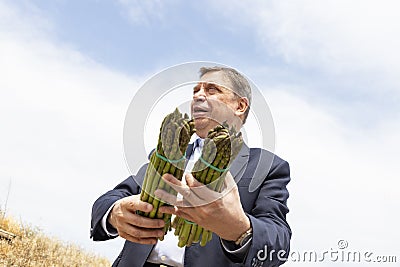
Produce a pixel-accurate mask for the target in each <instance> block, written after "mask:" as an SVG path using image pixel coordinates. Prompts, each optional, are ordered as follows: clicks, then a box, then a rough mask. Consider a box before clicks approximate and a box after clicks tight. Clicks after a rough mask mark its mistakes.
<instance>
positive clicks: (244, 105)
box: [235, 97, 249, 117]
mask: <svg viewBox="0 0 400 267" xmlns="http://www.w3.org/2000/svg"><path fill="white" fill-rule="evenodd" d="M248 107H249V99H247V97H241V98H239V99H238V105H237V107H236V110H235V115H236V116H238V117H241V116H243V115H244V113H245V112H246V110H247V109H248Z"/></svg>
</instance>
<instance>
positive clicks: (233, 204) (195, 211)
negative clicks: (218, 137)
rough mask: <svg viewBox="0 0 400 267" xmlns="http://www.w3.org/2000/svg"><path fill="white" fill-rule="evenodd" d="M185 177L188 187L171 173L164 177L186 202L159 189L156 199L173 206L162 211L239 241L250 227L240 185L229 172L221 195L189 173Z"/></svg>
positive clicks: (162, 208)
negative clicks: (243, 205)
mask: <svg viewBox="0 0 400 267" xmlns="http://www.w3.org/2000/svg"><path fill="white" fill-rule="evenodd" d="M185 178H186V184H184V183H183V182H182V181H179V180H178V179H176V178H175V177H174V176H173V175H170V174H165V175H164V176H163V177H162V179H163V180H164V181H165V182H166V183H167V184H169V185H170V186H171V187H172V188H173V189H175V190H176V191H177V192H178V193H180V194H181V195H182V196H183V199H178V198H177V197H176V196H175V195H173V194H170V193H168V192H166V191H165V190H161V189H158V190H156V191H155V195H156V197H158V198H160V199H161V200H163V201H165V202H167V203H170V204H172V205H174V206H162V207H160V212H162V213H170V214H175V215H177V216H179V217H182V218H184V219H186V220H189V221H192V222H195V223H197V224H198V225H200V226H202V227H203V228H205V229H207V230H210V231H212V232H214V233H215V234H217V235H218V236H219V237H221V238H222V239H225V240H228V241H236V240H237V239H238V238H239V237H240V236H241V235H242V234H243V233H244V232H245V231H247V230H248V229H249V228H250V220H249V218H248V217H247V216H246V214H245V212H244V210H243V208H242V204H241V202H240V196H239V191H238V188H237V185H236V183H235V181H234V179H233V177H232V175H231V174H230V172H229V171H228V172H227V173H226V177H225V181H224V183H225V188H224V190H223V191H222V192H221V193H218V192H216V191H214V190H212V189H209V188H208V187H207V186H205V185H204V184H202V183H200V182H199V181H197V180H196V179H195V178H194V177H193V176H192V174H190V173H188V174H186V176H185Z"/></svg>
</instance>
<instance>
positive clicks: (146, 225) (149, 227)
mask: <svg viewBox="0 0 400 267" xmlns="http://www.w3.org/2000/svg"><path fill="white" fill-rule="evenodd" d="M152 209H153V205H151V204H149V203H146V202H143V201H141V200H140V195H133V196H129V197H125V198H122V199H120V200H118V201H117V202H115V204H114V207H113V208H112V210H111V212H110V214H109V216H108V222H109V223H110V224H111V225H112V226H113V227H114V228H115V229H117V231H118V234H119V236H120V237H122V238H125V239H126V240H129V241H131V242H135V243H140V244H156V243H157V238H158V237H161V236H163V235H164V232H163V227H164V224H165V223H164V221H163V220H161V219H150V218H146V217H143V216H140V215H138V214H136V211H137V210H140V211H144V212H150V211H152Z"/></svg>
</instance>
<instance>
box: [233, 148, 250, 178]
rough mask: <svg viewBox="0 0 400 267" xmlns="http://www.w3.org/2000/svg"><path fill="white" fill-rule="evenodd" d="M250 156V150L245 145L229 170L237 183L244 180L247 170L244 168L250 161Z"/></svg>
mask: <svg viewBox="0 0 400 267" xmlns="http://www.w3.org/2000/svg"><path fill="white" fill-rule="evenodd" d="M249 155H250V149H249V147H248V146H247V145H246V144H245V143H243V145H242V148H241V149H240V151H239V153H238V155H237V156H236V158H235V159H234V160H233V162H232V164H231V166H230V168H229V171H230V172H231V174H232V176H233V178H234V179H235V182H236V183H237V182H239V180H240V179H241V178H242V175H243V171H244V170H245V168H244V167H245V166H246V165H247V162H248V161H249Z"/></svg>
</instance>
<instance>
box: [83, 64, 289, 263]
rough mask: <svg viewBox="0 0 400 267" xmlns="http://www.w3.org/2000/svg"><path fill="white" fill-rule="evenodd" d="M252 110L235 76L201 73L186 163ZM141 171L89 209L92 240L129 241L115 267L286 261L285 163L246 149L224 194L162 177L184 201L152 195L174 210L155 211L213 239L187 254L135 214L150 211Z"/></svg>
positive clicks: (155, 223) (245, 87)
mask: <svg viewBox="0 0 400 267" xmlns="http://www.w3.org/2000/svg"><path fill="white" fill-rule="evenodd" d="M250 104H251V89H250V85H249V83H248V81H247V80H246V79H245V78H244V77H243V76H242V75H241V74H240V73H238V72H237V71H236V70H234V69H230V68H223V67H214V68H202V69H201V70H200V82H199V83H198V84H197V85H196V86H195V88H194V90H193V100H192V116H193V118H194V121H195V127H196V134H197V135H198V137H199V138H200V139H199V142H196V144H198V146H197V147H196V148H195V149H194V152H192V153H191V159H192V160H193V158H194V157H196V155H197V157H198V155H199V154H200V153H201V144H202V140H203V139H204V138H205V137H206V136H207V133H208V131H209V130H210V129H213V128H214V127H215V126H216V125H217V124H218V123H221V122H224V121H226V122H227V123H228V124H229V125H233V126H234V127H236V129H240V127H241V126H242V124H243V123H245V121H246V118H247V116H248V114H249V108H250ZM191 147H192V146H191V145H190V148H191ZM190 148H189V149H188V151H189V152H191V151H190ZM146 167H147V164H146V165H144V166H143V167H142V168H141V169H140V170H139V171H138V173H137V174H136V176H135V179H133V177H132V176H131V177H129V178H128V179H126V180H125V181H123V182H122V183H121V184H119V185H118V186H117V187H116V188H115V189H113V190H111V191H109V192H107V193H106V194H104V195H103V196H101V197H100V198H99V199H98V200H97V201H96V202H95V203H94V205H93V211H92V229H91V237H92V238H93V240H107V239H110V238H114V237H116V236H118V235H119V236H121V237H122V238H124V239H126V242H125V245H124V248H123V250H122V251H121V253H120V255H119V256H118V258H117V259H116V261H115V262H114V265H113V266H160V264H168V265H171V266H195V267H196V266H210V267H212V266H216V267H217V266H278V265H280V264H282V263H283V262H284V261H283V259H282V258H284V257H285V256H286V257H287V256H288V252H289V245H290V237H291V231H290V228H289V225H288V224H287V222H286V214H287V212H288V208H287V206H286V201H287V198H288V197H289V193H288V191H287V189H286V185H287V184H288V182H289V181H290V173H289V165H288V163H287V162H285V161H284V160H282V159H280V158H279V157H277V156H275V155H273V154H272V153H270V152H267V151H265V150H263V149H260V148H248V147H247V145H245V144H244V145H243V146H242V149H241V150H240V152H239V154H238V155H237V157H236V159H235V160H234V161H233V162H232V164H231V167H230V170H229V171H228V172H227V175H226V184H225V185H226V186H225V190H224V191H223V192H221V193H217V192H214V191H212V190H210V189H208V188H207V187H204V186H203V187H202V186H201V184H200V183H199V182H198V181H196V180H195V179H194V178H193V176H192V175H191V174H190V172H189V173H188V174H186V175H185V179H183V180H184V181H182V182H181V181H179V180H177V179H176V178H175V177H173V176H172V175H164V176H163V179H164V180H165V182H166V183H168V184H169V185H170V186H172V187H173V188H174V189H175V190H176V191H178V192H179V193H180V194H181V195H182V196H183V199H181V200H180V199H177V198H176V197H174V196H173V195H170V194H168V193H167V192H165V191H163V190H156V192H155V195H156V196H157V197H158V198H161V199H163V200H165V201H167V202H169V203H172V204H173V205H174V206H163V207H161V208H160V211H161V212H163V213H171V214H175V215H177V216H180V217H183V218H185V219H187V220H190V221H192V222H195V223H197V224H198V225H200V226H202V227H203V228H205V229H208V230H210V231H212V232H213V233H214V234H213V238H212V240H211V241H210V242H209V243H207V245H206V246H205V247H201V246H199V244H194V245H192V246H190V247H186V248H185V249H180V248H178V247H177V240H176V242H174V241H175V240H174V238H175V237H174V235H173V233H169V234H167V235H166V240H165V242H164V241H162V242H160V241H158V242H157V238H158V237H160V236H162V235H163V231H162V228H163V226H164V221H163V220H158V219H149V218H145V217H141V216H139V215H137V214H136V211H137V210H140V211H144V212H149V211H151V210H152V205H151V204H148V203H145V202H142V201H140V186H139V184H141V182H142V181H143V177H144V174H145V171H146ZM252 179H259V180H260V181H261V184H260V186H259V187H258V188H257V189H256V190H255V191H252V192H250V190H249V184H250V182H251V180H252ZM136 181H138V183H137V182H136ZM235 181H236V182H237V184H236V183H235ZM184 203H186V204H184ZM187 203H189V204H193V203H195V204H196V203H197V205H187ZM199 203H200V204H199ZM167 239H169V241H168V240H167ZM278 255H279V256H280V257H278Z"/></svg>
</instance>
